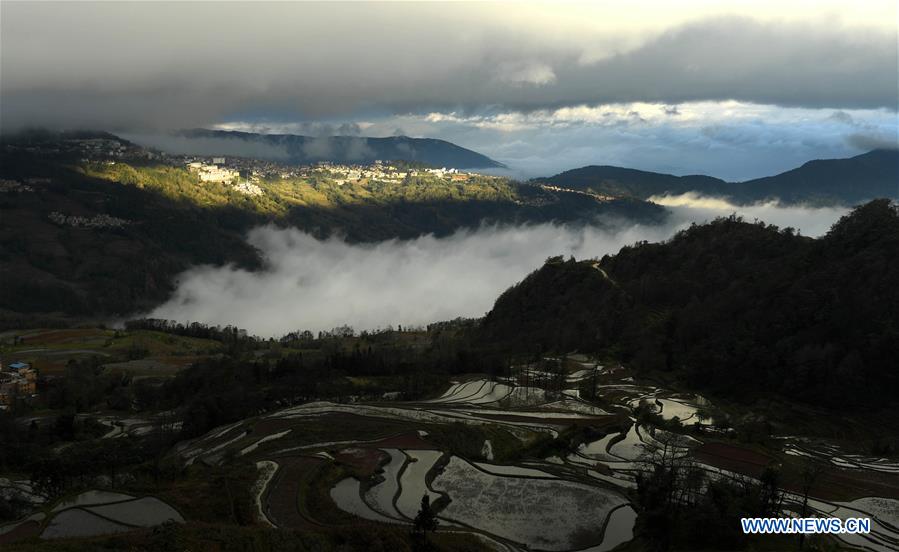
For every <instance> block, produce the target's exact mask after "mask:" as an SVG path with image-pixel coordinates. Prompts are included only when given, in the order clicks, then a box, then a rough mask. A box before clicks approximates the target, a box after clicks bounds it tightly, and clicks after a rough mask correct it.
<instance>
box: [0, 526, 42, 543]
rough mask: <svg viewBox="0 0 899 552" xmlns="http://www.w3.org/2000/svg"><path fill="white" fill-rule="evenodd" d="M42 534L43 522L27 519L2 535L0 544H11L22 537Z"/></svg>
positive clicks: (26, 537)
mask: <svg viewBox="0 0 899 552" xmlns="http://www.w3.org/2000/svg"><path fill="white" fill-rule="evenodd" d="M40 534H41V524H40V523H38V522H36V521H26V522H25V523H22V524H20V525H19V526H18V527H16V528H15V529H13V530H12V531H10V532H8V533H4V534H2V535H0V545H3V544H10V543H13V542H16V541H19V540H22V539H28V538H31V537H36V536H38V535H40Z"/></svg>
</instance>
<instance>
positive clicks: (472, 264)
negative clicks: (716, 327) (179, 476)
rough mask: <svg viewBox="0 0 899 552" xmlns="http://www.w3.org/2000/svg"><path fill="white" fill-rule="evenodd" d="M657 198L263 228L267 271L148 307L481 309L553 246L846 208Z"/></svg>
mask: <svg viewBox="0 0 899 552" xmlns="http://www.w3.org/2000/svg"><path fill="white" fill-rule="evenodd" d="M653 200H654V201H655V202H657V203H659V204H662V205H665V206H667V207H668V208H669V209H670V210H671V216H670V217H669V219H668V221H667V222H666V224H664V225H655V226H647V225H642V224H634V223H625V222H619V223H617V224H613V225H609V224H608V221H604V222H605V224H604V225H603V227H599V226H591V225H587V226H565V225H556V224H540V225H524V226H483V227H481V228H479V229H476V230H460V231H459V232H457V233H455V234H453V235H451V236H449V237H444V238H436V237H434V236H430V235H429V236H422V237H419V238H416V239H412V240H389V241H384V242H379V243H374V244H351V243H347V242H346V241H344V240H343V239H341V238H337V237H332V238H330V239H326V240H319V239H316V238H314V237H312V236H310V235H308V234H305V233H303V232H300V231H298V230H295V229H279V228H276V227H273V226H264V227H259V228H255V229H253V230H252V231H251V232H250V233H249V235H248V237H247V239H248V241H249V243H251V244H252V245H253V246H255V247H257V248H258V249H259V250H260V251H261V252H262V254H263V256H264V257H265V259H266V266H265V268H264V269H263V270H259V271H257V272H250V271H247V270H243V269H239V268H235V267H233V266H224V267H212V266H199V267H195V268H192V269H190V270H188V271H187V272H185V273H183V274H182V275H181V276H180V277H179V280H178V288H177V290H176V292H175V294H174V295H173V296H172V298H171V299H170V300H169V301H168V302H167V303H165V304H163V305H162V306H160V307H158V308H157V309H155V310H154V311H153V312H151V313H148V314H147V316H150V317H154V318H164V319H170V320H177V321H180V322H186V321H195V322H204V323H208V324H220V325H226V324H231V325H236V326H238V327H241V328H246V329H247V330H249V331H250V332H251V333H254V334H257V335H260V336H276V337H277V336H281V335H284V334H286V333H288V332H291V331H295V330H311V331H318V330H329V329H332V328H335V327H337V326H341V325H344V324H348V325H350V326H352V327H354V328H355V329H356V330H365V329H368V330H371V329H377V328H384V327H387V326H394V327H395V326H397V325H402V326H408V325H425V324H427V323H429V322H434V321H439V320H449V319H452V318H456V317H458V316H464V317H478V316H482V315H483V314H484V313H486V312H487V311H489V310H490V308H491V307H492V306H493V303H494V301H495V300H496V298H497V297H498V296H499V294H500V293H502V292H503V291H504V290H505V289H507V288H508V287H509V286H511V285H513V284H515V283H516V282H519V281H521V280H522V279H523V278H524V277H525V276H526V275H527V274H529V273H530V272H531V271H533V270H535V269H537V268H538V267H539V266H541V264H542V263H543V262H544V260H545V259H546V258H547V257H550V256H554V255H566V256H568V255H573V256H574V257H575V258H578V259H584V258H592V257H601V256H603V255H605V254H614V253H615V252H617V251H618V250H619V249H620V248H621V247H622V246H624V245H630V244H633V243H635V242H637V241H643V240H647V241H660V240H665V239H667V238H669V237H671V236H672V235H673V234H674V233H675V232H677V231H678V230H680V229H683V228H685V227H687V226H689V225H690V224H691V223H694V222H697V223H702V222H705V221H709V220H712V219H714V218H715V217H719V216H728V215H730V214H733V213H736V214H737V215H740V216H743V217H744V218H745V219H747V220H750V221H752V220H762V221H765V222H768V223H771V224H776V225H778V226H781V227H785V226H792V227H793V228H796V229H798V230H799V231H801V233H802V234H804V235H808V236H818V235H821V234H823V233H825V232H826V231H827V230H828V229H829V228H830V226H831V225H832V224H833V223H834V222H835V221H836V220H837V219H839V217H840V216H842V215H844V214H845V213H846V212H847V210H848V209H846V208H832V207H826V208H813V207H803V206H782V205H779V204H778V203H776V202H771V203H759V204H754V205H748V206H736V205H732V204H730V203H728V202H727V201H725V200H722V199H717V198H708V197H702V196H699V195H696V194H692V193H691V194H684V195H680V196H665V197H656V198H653Z"/></svg>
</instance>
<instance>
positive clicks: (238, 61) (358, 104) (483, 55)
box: [0, 2, 897, 130]
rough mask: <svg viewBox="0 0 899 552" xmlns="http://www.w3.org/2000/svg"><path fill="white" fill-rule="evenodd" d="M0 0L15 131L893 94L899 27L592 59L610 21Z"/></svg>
mask: <svg viewBox="0 0 899 552" xmlns="http://www.w3.org/2000/svg"><path fill="white" fill-rule="evenodd" d="M0 9H2V18H0V26H2V27H0V30H2V33H0V34H2V50H0V56H2V58H0V63H2V73H3V78H2V81H0V94H2V98H3V101H2V105H0V116H2V121H0V123H2V125H3V127H4V128H5V129H9V128H14V127H18V126H22V125H48V126H67V127H72V126H81V127H101V128H108V129H112V130H115V129H119V128H133V127H145V128H146V127H151V128H153V127H155V128H174V127H178V128H183V127H192V126H207V125H211V124H215V123H219V122H223V121H226V120H229V119H231V118H232V117H234V116H235V114H239V113H266V114H269V115H271V114H277V115H278V116H279V117H281V118H282V120H287V119H293V120H297V119H300V120H304V119H305V120H322V119H329V120H334V119H337V120H340V119H343V120H346V119H347V118H348V117H354V118H355V116H354V115H358V114H360V113H366V112H369V111H370V110H376V111H378V112H379V113H408V112H426V111H429V110H434V109H459V110H461V111H462V112H471V111H476V110H478V109H482V108H484V107H485V106H503V107H506V108H509V109H516V110H523V111H529V110H535V109H542V108H551V107H558V106H568V105H579V104H583V103H587V104H597V103H609V102H633V101H651V102H659V103H670V104H677V103H682V102H688V101H694V100H724V99H737V100H741V101H745V102H753V103H765V104H776V105H784V106H810V107H831V108H886V109H890V110H895V109H896V96H897V50H896V31H895V29H893V30H892V31H890V30H886V29H887V28H881V29H879V30H878V29H873V30H872V29H865V28H854V27H846V26H841V25H834V24H823V23H821V22H818V23H817V24H803V23H796V22H792V23H790V22H771V21H767V22H762V21H759V20H754V19H748V18H739V17H729V18H715V19H705V20H699V21H694V22H691V23H687V24H682V25H680V26H678V27H675V28H671V29H669V30H667V31H665V32H662V33H658V32H657V33H656V35H655V36H654V37H650V38H640V39H639V40H636V43H637V44H638V45H637V46H635V47H633V48H631V49H626V50H624V51H623V52H622V53H619V54H617V55H609V54H608V53H607V54H606V55H605V56H602V55H601V56H593V57H591V56H589V55H587V54H588V53H589V52H587V51H586V50H587V47H588V46H589V47H591V48H592V47H594V46H596V45H597V44H602V43H606V42H614V40H613V39H614V38H615V37H611V36H595V35H591V34H589V33H587V34H585V33H583V32H582V33H580V34H578V33H574V32H572V33H566V32H564V31H566V29H564V28H561V27H558V28H557V27H553V25H552V23H550V24H548V25H544V27H545V28H541V27H540V26H539V25H536V24H535V25H530V26H527V27H521V28H519V27H517V26H515V25H510V24H509V23H508V22H506V21H504V20H503V17H502V14H501V13H499V15H498V12H497V11H496V9H495V8H491V7H489V6H488V7H481V6H468V5H464V4H460V5H449V6H446V5H442V6H430V5H408V4H403V5H394V4H379V5H371V4H361V5H360V4H353V5H343V4H306V3H215V4H212V3H122V4H117V3H25V2H3V3H2V4H0ZM491 9H492V10H493V11H491V12H490V13H489V14H487V15H489V16H490V17H487V16H484V17H481V16H480V15H479V14H480V11H481V10H491ZM571 9H579V8H575V7H572V8H571ZM583 9H587V8H583ZM506 11H508V10H506ZM510 15H514V14H510ZM569 35H570V36H569ZM243 37H246V38H245V39H244V38H243ZM625 38H627V37H625ZM631 38H633V37H631ZM631 42H634V41H633V40H632V41H631ZM593 60H595V61H593ZM859 83H864V86H860V85H859Z"/></svg>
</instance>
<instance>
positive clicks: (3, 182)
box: [0, 178, 34, 194]
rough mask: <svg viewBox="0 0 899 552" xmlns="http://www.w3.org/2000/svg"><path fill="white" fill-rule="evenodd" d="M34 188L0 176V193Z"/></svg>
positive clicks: (32, 189) (26, 190)
mask: <svg viewBox="0 0 899 552" xmlns="http://www.w3.org/2000/svg"><path fill="white" fill-rule="evenodd" d="M33 191H34V188H32V187H31V186H29V185H28V184H23V183H21V182H19V181H18V180H9V179H6V178H0V193H6V194H8V193H17V192H33Z"/></svg>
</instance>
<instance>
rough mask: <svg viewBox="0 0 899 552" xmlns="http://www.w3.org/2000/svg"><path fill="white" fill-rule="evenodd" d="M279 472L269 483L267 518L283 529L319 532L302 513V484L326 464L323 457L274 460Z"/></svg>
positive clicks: (291, 457)
mask: <svg viewBox="0 0 899 552" xmlns="http://www.w3.org/2000/svg"><path fill="white" fill-rule="evenodd" d="M275 460H276V461H277V462H278V466H279V468H278V473H276V474H275V478H274V479H273V480H272V482H271V483H270V484H269V487H268V488H269V490H268V494H267V496H266V497H265V507H266V509H267V510H268V512H267V513H268V515H269V516H270V517H271V519H272V521H274V522H275V524H276V525H278V527H280V528H282V529H317V528H319V526H318V525H316V524H315V523H314V522H312V521H311V520H309V519H306V517H304V516H303V514H301V513H300V509H299V490H300V486H301V484H302V482H303V481H304V480H305V479H306V478H307V477H309V475H310V474H311V472H314V471H315V470H316V469H317V468H318V467H319V466H320V465H321V463H322V462H323V460H322V459H321V458H313V457H309V456H289V457H282V458H275Z"/></svg>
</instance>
